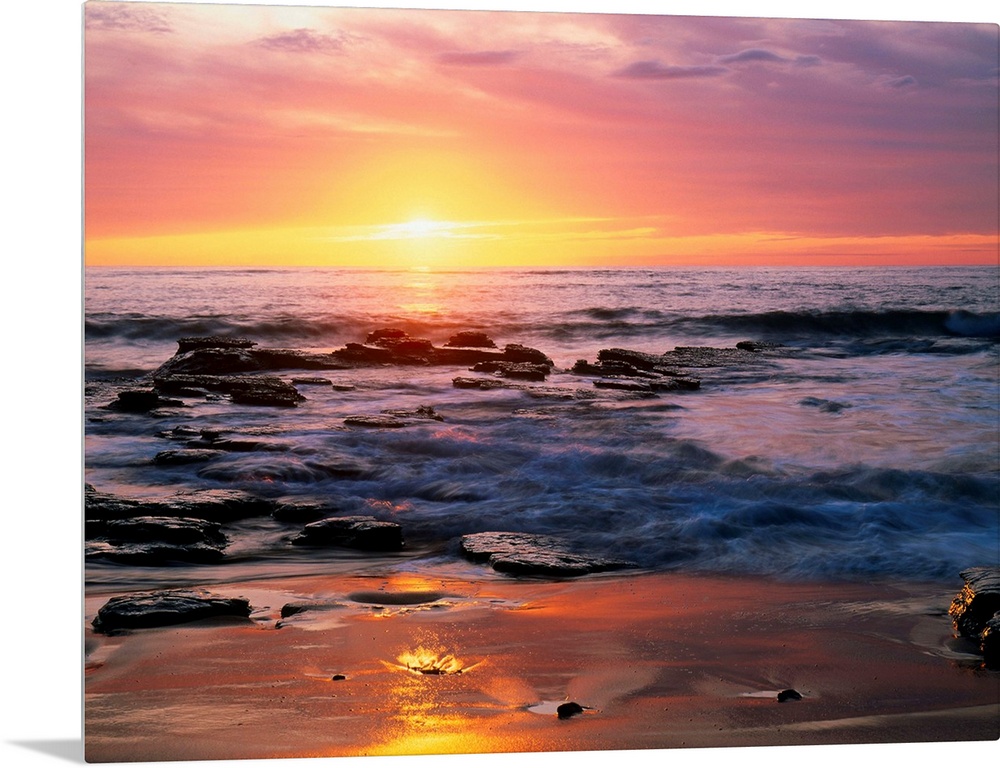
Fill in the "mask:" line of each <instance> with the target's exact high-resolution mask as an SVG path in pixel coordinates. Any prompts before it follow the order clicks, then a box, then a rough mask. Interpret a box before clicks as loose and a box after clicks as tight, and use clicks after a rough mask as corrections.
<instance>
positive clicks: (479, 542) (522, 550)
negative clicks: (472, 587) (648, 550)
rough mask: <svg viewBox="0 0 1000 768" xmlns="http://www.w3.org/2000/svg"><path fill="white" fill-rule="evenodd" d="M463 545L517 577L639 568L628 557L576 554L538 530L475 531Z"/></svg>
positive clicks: (473, 556)
mask: <svg viewBox="0 0 1000 768" xmlns="http://www.w3.org/2000/svg"><path fill="white" fill-rule="evenodd" d="M460 548H461V552H462V554H463V555H464V556H465V557H466V558H467V559H469V560H471V561H472V562H474V563H489V565H490V567H492V568H493V570H495V571H498V572H499V573H509V574H513V575H517V576H584V575H586V574H588V573H597V572H600V571H612V570H619V569H622V568H634V567H635V564H634V563H630V562H627V561H624V560H613V559H610V558H605V557H597V556H593V555H585V554H577V553H572V552H570V551H568V548H567V545H566V543H565V542H563V541H562V540H560V539H558V538H556V537H554V536H545V535H541V534H534V533H518V532H514V531H486V532H483V533H471V534H468V535H465V536H463V537H462V539H461V543H460Z"/></svg>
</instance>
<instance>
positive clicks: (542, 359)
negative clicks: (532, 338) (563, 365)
mask: <svg viewBox="0 0 1000 768" xmlns="http://www.w3.org/2000/svg"><path fill="white" fill-rule="evenodd" d="M503 359H504V360H508V361H509V362H512V363H537V364H539V365H547V366H549V368H551V367H552V366H553V362H552V360H550V359H549V358H548V357H547V356H546V355H545V354H544V353H542V352H539V351H538V350H537V349H533V348H532V347H525V346H523V345H521V344H508V345H507V346H506V347H504V348H503Z"/></svg>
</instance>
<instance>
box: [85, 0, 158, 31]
mask: <svg viewBox="0 0 1000 768" xmlns="http://www.w3.org/2000/svg"><path fill="white" fill-rule="evenodd" d="M84 13H85V14H86V15H85V21H84V24H85V26H86V27H87V29H91V30H96V29H108V30H120V31H124V32H155V33H157V34H162V33H165V32H173V31H174V29H173V27H171V26H170V22H168V21H167V17H166V16H165V15H164V14H163V13H161V12H160V11H157V10H154V9H151V8H139V7H137V6H136V5H134V4H129V5H123V4H119V3H113V4H112V3H96V4H89V3H88V4H87V5H85V6H84Z"/></svg>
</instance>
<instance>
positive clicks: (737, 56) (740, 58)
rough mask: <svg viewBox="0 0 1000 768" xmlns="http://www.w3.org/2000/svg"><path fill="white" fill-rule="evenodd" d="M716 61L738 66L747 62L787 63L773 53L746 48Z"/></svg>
mask: <svg viewBox="0 0 1000 768" xmlns="http://www.w3.org/2000/svg"><path fill="white" fill-rule="evenodd" d="M718 60H719V62H720V63H721V64H740V63H743V62H747V61H774V62H778V63H784V62H786V61H788V59H786V58H785V57H784V56H779V55H778V54H776V53H775V52H774V51H768V50H766V49H764V48H747V49H746V50H745V51H740V52H739V53H731V54H729V55H728V56H720V57H719V59H718Z"/></svg>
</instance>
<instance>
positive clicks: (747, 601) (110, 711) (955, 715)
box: [84, 569, 1000, 762]
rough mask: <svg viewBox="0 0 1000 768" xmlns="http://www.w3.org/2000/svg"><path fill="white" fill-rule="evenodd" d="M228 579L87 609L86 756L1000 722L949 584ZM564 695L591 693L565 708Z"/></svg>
mask: <svg viewBox="0 0 1000 768" xmlns="http://www.w3.org/2000/svg"><path fill="white" fill-rule="evenodd" d="M211 589H212V590H213V591H214V592H216V593H219V594H223V595H226V596H243V597H246V598H249V599H250V601H251V604H252V605H253V606H254V608H255V612H254V614H253V616H252V617H251V619H250V620H226V621H210V622H202V623H197V624H188V625H182V626H177V627H167V628H160V629H150V630H141V631H135V632H132V633H130V634H125V635H120V636H112V637H107V636H103V635H96V634H94V633H93V632H91V631H90V630H89V629H88V630H87V632H86V643H87V651H88V653H87V662H86V679H85V713H84V714H85V746H86V757H87V760H88V761H90V762H104V761H165V760H179V759H189V760H193V759H238V758H274V757H307V756H360V755H416V754H438V753H455V752H459V753H484V752H547V751H576V750H606V749H614V750H621V749H649V748H671V747H704V746H742V747H745V746H757V745H799V744H840V743H869V742H913V741H965V740H995V739H997V738H998V735H1000V674H998V673H996V672H984V671H982V670H981V669H979V665H978V662H977V660H976V657H975V656H974V655H972V654H969V653H967V651H968V650H969V649H968V648H967V647H963V646H962V645H961V644H960V643H958V642H956V641H954V640H952V638H951V625H950V621H949V619H948V617H947V615H946V614H945V611H946V609H947V606H948V603H949V601H950V598H951V596H952V594H953V592H954V591H956V590H951V591H949V590H948V589H947V588H942V586H941V585H921V584H897V585H869V584H815V583H812V584H788V583H778V582H774V581H767V580H755V579H731V578H709V577H696V576H681V575H674V574H662V573H661V574H638V575H635V574H629V575H622V574H617V575H605V576H600V577H587V578H584V579H578V580H571V581H538V580H531V579H512V578H503V577H496V576H493V575H492V574H491V573H489V572H485V571H484V572H483V575H482V578H478V577H474V578H468V577H467V576H464V575H459V576H456V575H455V573H453V572H449V571H447V570H444V571H442V572H441V573H439V574H435V573H428V572H422V573H420V574H416V573H413V572H408V571H406V570H405V569H388V570H386V571H385V572H384V573H381V574H375V575H371V574H370V575H366V576H333V577H316V576H312V577H303V578H286V579H281V580H267V581H252V582H244V583H233V584H225V585H214V586H212V587H211ZM109 596H110V594H97V593H93V594H89V595H88V598H87V601H86V619H87V621H88V622H89V621H90V619H92V618H93V616H94V614H95V612H96V610H97V609H98V608H99V607H100V606H101V605H102V604H103V603H104V602H105V600H106V599H107V598H108V597H109ZM313 601H318V602H322V603H324V604H325V605H326V607H325V608H324V609H322V610H309V611H305V612H302V613H299V614H296V615H294V616H291V617H289V618H287V619H285V620H282V619H281V615H280V610H281V607H282V606H283V605H285V604H287V603H302V602H313ZM449 657H450V658H449ZM435 658H436V660H435ZM420 663H424V664H425V665H426V666H427V667H428V668H429V669H431V670H435V669H437V671H446V672H451V674H424V673H421V672H420V671H415V670H413V669H410V668H408V667H411V666H419V665H420ZM458 670H461V672H458ZM339 675H343V676H344V679H334V676H339ZM787 688H794V689H795V690H797V691H798V692H800V693H801V694H802V697H803V698H802V700H800V701H787V702H784V703H779V702H778V701H777V698H776V696H777V693H778V691H781V690H784V689H787ZM565 701H575V702H577V703H579V704H580V705H582V706H583V707H584V708H585V710H584V712H583V713H582V714H579V715H577V716H575V717H572V718H570V719H565V720H560V719H559V718H558V717H557V715H556V714H555V708H556V706H557V705H558V704H559V703H562V702H565Z"/></svg>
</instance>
